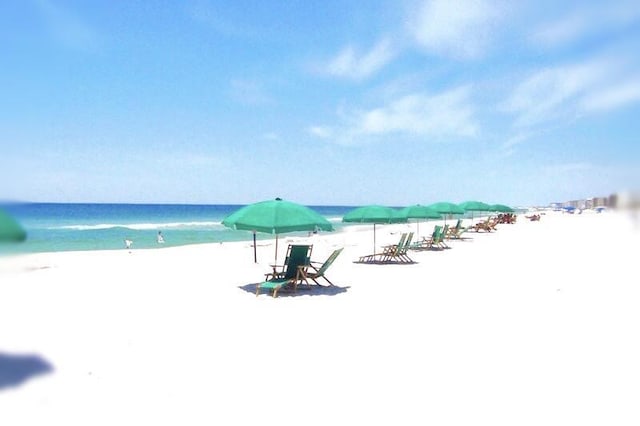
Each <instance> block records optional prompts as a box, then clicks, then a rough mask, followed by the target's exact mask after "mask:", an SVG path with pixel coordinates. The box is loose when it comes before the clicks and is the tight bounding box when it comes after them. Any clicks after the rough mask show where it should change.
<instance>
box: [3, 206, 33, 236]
mask: <svg viewBox="0 0 640 426" xmlns="http://www.w3.org/2000/svg"><path fill="white" fill-rule="evenodd" d="M26 239H27V233H26V231H25V230H24V229H23V228H22V226H21V225H20V224H19V223H18V221H16V220H15V219H14V218H13V217H12V216H9V214H8V213H6V212H5V211H4V210H2V209H0V242H3V243H4V242H13V243H19V242H22V241H24V240H26Z"/></svg>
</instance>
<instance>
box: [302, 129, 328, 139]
mask: <svg viewBox="0 0 640 426" xmlns="http://www.w3.org/2000/svg"><path fill="white" fill-rule="evenodd" d="M307 131H308V132H309V134H311V135H312V136H315V137H317V138H321V139H328V138H331V137H332V136H333V131H332V129H331V128H330V127H327V126H311V127H309V128H308V129H307Z"/></svg>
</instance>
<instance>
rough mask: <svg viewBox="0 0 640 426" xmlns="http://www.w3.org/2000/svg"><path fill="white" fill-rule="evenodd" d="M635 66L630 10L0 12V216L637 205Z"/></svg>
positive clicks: (474, 5)
mask: <svg viewBox="0 0 640 426" xmlns="http://www.w3.org/2000/svg"><path fill="white" fill-rule="evenodd" d="M559 3H561V4H559ZM638 52H640V3H639V2H637V1H629V2H626V1H597V2H596V1H592V2H589V1H583V2H570V1H567V2H557V1H546V0H543V1H540V0H535V1H519V2H511V1H494V0H459V1H444V0H443V1H440V0H438V1H418V0H415V1H413V0H407V1H402V0H395V1H377V0H368V1H351V2H349V1H332V0H329V1H327V0H323V1H311V0H306V1H286V2H280V1H266V0H264V1H243V0H238V1H214V0H195V1H188V0H187V1H176V2H173V1H145V2H118V1H61V0H58V1H56V0H31V1H8V2H2V4H1V5H0V57H1V58H2V66H0V87H2V91H1V94H0V138H1V139H2V151H3V153H2V156H1V159H0V166H1V167H0V169H1V170H0V179H1V182H3V183H2V185H1V186H0V198H4V199H20V200H29V201H55V202H135V203H146V202H155V203H163V202H171V203H251V202H255V201H260V200H264V199H270V198H274V197H276V196H279V197H282V198H285V199H289V200H292V201H296V202H300V203H304V204H329V205H331V204H347V205H359V204H369V203H380V204H388V205H406V204H415V203H421V204H428V203H432V202H436V201H444V200H447V201H454V202H461V201H465V200H471V199H474V200H482V201H486V202H490V203H498V202H499V203H505V204H512V205H533V204H547V203H549V202H552V201H564V200H569V199H575V198H585V197H589V196H594V195H608V194H610V193H612V192H615V191H618V190H623V189H635V188H638V187H639V186H640V185H639V184H638V183H640V144H639V143H638V135H639V134H640V54H638Z"/></svg>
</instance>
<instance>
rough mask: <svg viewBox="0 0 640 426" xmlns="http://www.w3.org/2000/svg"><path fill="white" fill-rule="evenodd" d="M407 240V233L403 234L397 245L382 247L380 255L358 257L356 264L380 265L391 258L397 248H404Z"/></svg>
mask: <svg viewBox="0 0 640 426" xmlns="http://www.w3.org/2000/svg"><path fill="white" fill-rule="evenodd" d="M406 239H407V233H406V232H405V233H403V234H402V235H401V236H400V241H398V243H397V244H390V245H387V246H383V247H382V252H381V253H375V254H368V255H366V256H360V258H359V259H358V262H357V263H381V262H383V261H384V260H385V259H387V258H388V257H389V256H392V255H393V254H394V253H395V251H396V250H397V249H398V247H399V246H404V242H405V240H406Z"/></svg>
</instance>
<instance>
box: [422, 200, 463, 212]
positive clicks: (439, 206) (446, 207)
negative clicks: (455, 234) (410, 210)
mask: <svg viewBox="0 0 640 426" xmlns="http://www.w3.org/2000/svg"><path fill="white" fill-rule="evenodd" d="M427 207H429V208H431V209H433V210H435V211H437V212H438V213H440V214H464V209H463V208H462V207H460V206H458V205H457V204H455V203H449V202H447V201H441V202H439V203H433V204H429V205H428V206H427Z"/></svg>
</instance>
